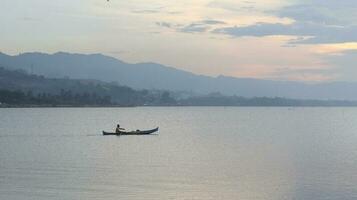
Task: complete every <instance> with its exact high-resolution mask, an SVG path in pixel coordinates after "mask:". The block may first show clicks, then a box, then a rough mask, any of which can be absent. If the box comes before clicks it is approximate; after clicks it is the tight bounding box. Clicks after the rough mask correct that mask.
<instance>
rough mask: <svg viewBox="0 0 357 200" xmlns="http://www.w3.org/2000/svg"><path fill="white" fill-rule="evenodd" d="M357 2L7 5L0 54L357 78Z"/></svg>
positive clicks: (285, 76)
mask: <svg viewBox="0 0 357 200" xmlns="http://www.w3.org/2000/svg"><path fill="white" fill-rule="evenodd" d="M356 13H357V1H355V0H343V1H336V0H334V1H325V0H309V1H308V0H255V1H254V0H244V1H243V0H242V1H238V0H195V1H187V0H182V1H163V0H151V1H147V0H131V1H122V0H110V1H106V0H51V1H45V0H26V1H22V0H2V1H1V6H0V26H1V27H2V28H1V37H0V51H1V52H3V53H5V54H10V55H17V54H20V53H24V52H44V53H55V52H58V51H65V52H72V53H84V54H91V53H101V54H104V55H109V56H113V57H115V58H118V59H121V60H124V61H126V62H129V63H138V62H156V63H160V64H164V65H167V66H171V67H175V68H177V69H181V70H186V71H189V72H193V73H196V74H203V75H210V76H218V75H225V76H233V77H252V78H263V79H273V80H299V81H356V80H357V73H356V72H357V69H356V66H355V65H356V64H355V63H357V34H356V33H357V14H356Z"/></svg>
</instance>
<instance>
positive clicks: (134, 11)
mask: <svg viewBox="0 0 357 200" xmlns="http://www.w3.org/2000/svg"><path fill="white" fill-rule="evenodd" d="M131 12H132V13H137V14H155V13H160V11H159V10H133V11H131Z"/></svg>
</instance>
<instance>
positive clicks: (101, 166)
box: [0, 107, 357, 200]
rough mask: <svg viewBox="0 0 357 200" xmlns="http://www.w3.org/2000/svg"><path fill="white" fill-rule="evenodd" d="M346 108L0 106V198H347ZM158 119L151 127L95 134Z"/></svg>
mask: <svg viewBox="0 0 357 200" xmlns="http://www.w3.org/2000/svg"><path fill="white" fill-rule="evenodd" d="M356 115H357V109H355V108H230V107H227V108H224V107H217V108H215V107H211V108H207V107H200V108H191V107H179V108H174V107H170V108H164V107H160V108H149V107H145V108H38V109H36V108H33V109H1V110H0V199H36V200H37V199H40V200H41V199H46V200H47V199H253V200H254V199H267V200H269V199H271V200H276V199H277V200H279V199H355V198H356V197H357V175H355V174H356V173H355V172H356V170H357V145H356V143H357V134H356V130H357V118H356V117H355V116H356ZM117 122H120V124H121V125H122V126H124V127H125V128H127V129H133V130H135V129H143V130H144V129H150V128H154V127H156V126H160V131H159V135H156V136H121V137H117V136H106V137H104V136H101V131H102V130H108V131H110V130H113V129H114V126H115V124H116V123H117Z"/></svg>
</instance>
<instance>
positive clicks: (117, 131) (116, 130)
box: [115, 124, 125, 133]
mask: <svg viewBox="0 0 357 200" xmlns="http://www.w3.org/2000/svg"><path fill="white" fill-rule="evenodd" d="M120 130H125V129H123V128H120V125H119V124H118V125H117V128H116V129H115V132H116V133H120Z"/></svg>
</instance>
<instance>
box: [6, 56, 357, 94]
mask: <svg viewBox="0 0 357 200" xmlns="http://www.w3.org/2000/svg"><path fill="white" fill-rule="evenodd" d="M0 66H2V67H5V68H7V69H12V70H13V69H23V70H25V71H27V72H30V73H31V72H33V73H34V74H38V75H44V76H46V77H50V78H63V77H69V78H74V79H96V80H101V81H106V82H117V83H119V84H121V85H127V86H129V87H133V88H135V89H160V90H171V91H192V92H196V93H199V94H206V93H210V92H216V91H218V92H221V93H222V94H225V95H239V96H244V97H259V96H266V97H276V96H277V97H286V98H296V99H341V100H356V99H357V92H356V91H357V83H355V82H330V83H314V84H312V83H311V84H307V83H302V82H294V81H272V80H261V79H251V78H234V77H227V76H218V77H215V78H214V77H209V76H203V75H196V74H193V73H190V72H187V71H183V70H179V69H175V68H172V67H167V66H164V65H160V64H156V63H137V64H129V63H126V62H123V61H120V60H118V59H115V58H112V57H109V56H105V55H102V54H90V55H84V54H70V53H64V52H58V53H55V54H44V53H24V54H20V55H17V56H9V55H6V54H0Z"/></svg>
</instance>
